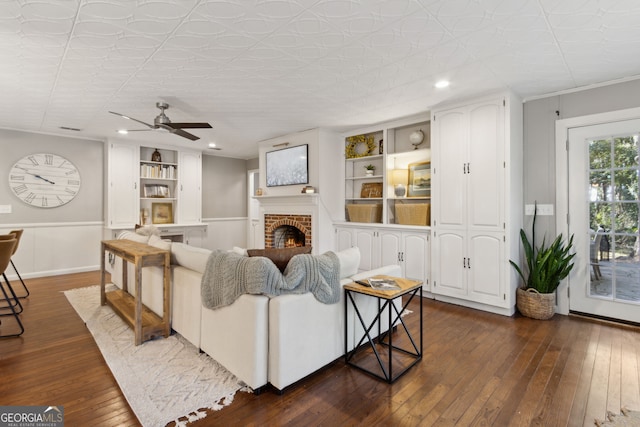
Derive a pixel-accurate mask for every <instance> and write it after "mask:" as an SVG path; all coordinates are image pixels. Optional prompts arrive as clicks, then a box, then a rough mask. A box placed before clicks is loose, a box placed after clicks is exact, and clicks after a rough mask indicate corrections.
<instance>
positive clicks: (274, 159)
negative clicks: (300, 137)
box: [266, 144, 309, 187]
mask: <svg viewBox="0 0 640 427" xmlns="http://www.w3.org/2000/svg"><path fill="white" fill-rule="evenodd" d="M308 154H309V146H308V145H307V144H305V145H296V146H295V147H288V148H282V149H280V150H275V151H268V152H267V154H266V163H267V173H266V180H267V187H279V186H281V185H298V184H308V183H309V159H308Z"/></svg>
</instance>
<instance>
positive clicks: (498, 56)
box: [0, 0, 640, 158]
mask: <svg viewBox="0 0 640 427" xmlns="http://www.w3.org/2000/svg"><path fill="white" fill-rule="evenodd" d="M638 22H640V2H639V1H637V0H617V1H614V0H610V1H603V0H362V1H355V0H294V1H291V0H289V1H286V0H220V1H214V0H145V1H135V2H134V1H119V0H47V1H42V0H38V1H31V0H5V1H1V2H0V88H1V93H2V97H1V98H0V127H4V128H12V129H24V130H32V131H39V132H51V133H58V134H67V135H73V136H84V137H91V138H100V139H106V138H126V139H131V140H136V141H149V142H150V141H156V142H157V143H160V144H173V145H179V146H188V147H196V148H205V147H206V144H207V143H208V142H212V141H214V142H216V143H217V144H218V145H219V146H220V147H222V149H223V150H222V151H217V152H215V153H216V154H219V155H225V156H232V157H239V158H251V157H254V156H255V155H257V145H256V142H258V141H260V140H263V139H268V138H271V137H275V136H280V135H283V134H287V133H291V132H296V131H301V130H305V129H309V128H314V127H319V126H322V127H329V128H333V129H336V130H345V129H347V128H350V127H359V126H364V125H367V124H370V123H375V122H380V121H385V120H390V119H394V118H397V117H402V116H407V115H410V114H413V113H418V112H423V111H427V110H429V108H430V107H431V106H433V105H435V104H437V103H440V102H443V101H446V100H451V99H456V98H462V97H468V96H473V95H475V94H479V93H484V92H487V91H492V90H499V89H504V88H510V89H511V90H513V91H514V92H515V93H517V94H518V95H520V96H521V97H523V98H526V97H531V96H536V95H541V94H545V93H550V92H555V91H560V90H566V89H571V88H576V87H580V86H585V85H590V84H594V83H599V82H605V81H609V80H614V79H621V78H628V77H631V76H637V75H640V61H639V60H638V58H639V54H640V25H638ZM442 78H446V79H449V80H450V81H451V86H450V87H449V88H448V89H445V90H436V89H434V87H433V84H434V83H435V82H436V81H437V80H439V79H442ZM157 101H165V102H168V103H169V104H170V109H169V110H168V111H167V115H168V116H169V117H170V118H171V120H172V121H174V122H182V121H208V122H210V123H211V124H212V125H213V129H203V130H193V131H192V133H194V134H196V135H198V136H199V137H201V139H200V140H199V141H196V142H190V141H188V140H186V139H183V138H180V137H178V136H175V135H171V134H166V133H163V132H159V131H149V132H135V133H130V134H129V135H127V136H125V137H120V136H119V135H117V134H116V130H117V129H120V128H124V127H128V128H130V129H136V128H137V129H141V128H143V126H136V124H135V123H134V122H130V121H126V120H124V119H122V118H119V117H117V116H114V115H112V114H109V113H108V111H109V110H111V111H117V112H120V113H123V114H126V115H129V116H131V117H134V118H137V119H140V120H142V121H145V122H148V123H152V122H153V118H154V117H155V116H156V115H157V114H158V110H157V109H156V107H155V103H156V102H157ZM60 126H67V127H72V128H79V129H81V132H73V131H63V130H60Z"/></svg>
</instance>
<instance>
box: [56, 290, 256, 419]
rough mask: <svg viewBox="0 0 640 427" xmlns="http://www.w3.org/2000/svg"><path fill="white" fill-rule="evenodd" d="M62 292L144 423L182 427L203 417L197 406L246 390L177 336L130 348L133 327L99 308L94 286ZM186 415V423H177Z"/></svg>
mask: <svg viewBox="0 0 640 427" xmlns="http://www.w3.org/2000/svg"><path fill="white" fill-rule="evenodd" d="M64 294H65V296H66V297H67V299H68V300H69V302H70V303H71V305H72V306H73V308H74V309H75V310H76V311H77V312H78V314H79V315H80V317H81V318H82V320H83V321H84V322H85V323H86V325H87V328H89V331H91V334H92V335H93V337H94V338H95V340H96V343H97V344H98V347H99V348H100V351H101V352H102V355H103V357H104V359H105V360H106V361H107V364H108V365H109V368H110V369H111V372H112V373H113V376H114V377H115V378H116V380H117V381H118V385H119V386H120V389H121V390H122V393H123V394H124V395H125V397H126V399H127V401H128V402H129V405H130V406H131V409H133V412H135V414H136V416H137V417H138V420H139V421H140V423H141V424H142V425H143V426H153V427H157V426H165V425H167V424H168V423H172V422H173V421H175V422H176V425H177V426H185V425H186V424H187V423H188V422H191V421H195V420H198V419H200V418H204V417H205V416H206V412H204V411H201V410H199V409H203V408H210V409H212V410H219V409H222V408H223V407H224V406H226V405H229V404H230V403H231V402H232V401H233V397H234V396H235V394H236V392H237V391H238V390H243V391H249V389H248V388H246V387H243V384H241V383H240V381H239V380H238V379H237V378H236V377H235V376H234V375H233V374H231V373H230V372H228V371H227V370H226V369H225V368H224V367H223V366H222V365H220V364H218V363H217V362H216V361H215V360H213V359H211V358H210V357H209V356H207V355H206V354H204V353H199V352H198V349H197V348H196V347H195V346H193V345H192V344H191V343H190V342H188V341H187V340H186V339H184V338H183V337H181V336H180V335H178V334H174V335H171V336H170V337H169V338H166V339H164V338H159V339H155V340H151V341H146V342H145V343H143V344H142V345H139V346H135V345H134V342H133V341H134V339H133V330H132V329H131V328H129V326H127V324H126V323H124V321H123V320H122V319H120V317H118V315H117V314H115V313H114V312H113V310H112V309H111V308H110V307H108V306H100V287H99V286H90V287H87V288H80V289H74V290H71V291H66V292H65V293H64ZM185 416H188V418H189V419H188V421H182V422H178V421H177V420H178V419H179V418H181V417H185Z"/></svg>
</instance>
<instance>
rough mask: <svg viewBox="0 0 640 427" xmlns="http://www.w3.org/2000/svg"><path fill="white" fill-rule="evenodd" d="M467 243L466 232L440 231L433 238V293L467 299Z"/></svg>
mask: <svg viewBox="0 0 640 427" xmlns="http://www.w3.org/2000/svg"><path fill="white" fill-rule="evenodd" d="M465 249H466V241H465V236H464V232H463V233H461V232H460V231H458V230H439V231H438V232H436V234H435V235H434V237H433V251H432V252H431V254H432V260H433V264H432V275H433V287H432V291H433V293H436V294H441V295H449V296H453V297H466V295H467V280H466V276H467V273H466V250H465Z"/></svg>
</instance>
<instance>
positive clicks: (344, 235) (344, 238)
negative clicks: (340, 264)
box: [336, 227, 356, 251]
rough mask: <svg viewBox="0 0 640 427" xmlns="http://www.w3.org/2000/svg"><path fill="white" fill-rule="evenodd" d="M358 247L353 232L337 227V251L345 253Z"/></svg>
mask: <svg viewBox="0 0 640 427" xmlns="http://www.w3.org/2000/svg"><path fill="white" fill-rule="evenodd" d="M355 245H356V243H355V238H354V235H353V230H351V229H350V228H339V227H336V250H338V251H343V250H345V249H349V248H352V247H354V246H355Z"/></svg>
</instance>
